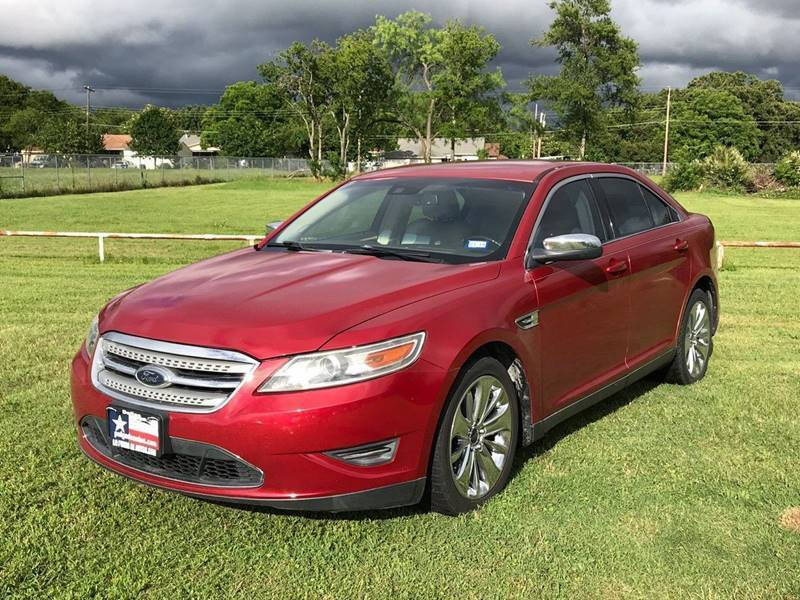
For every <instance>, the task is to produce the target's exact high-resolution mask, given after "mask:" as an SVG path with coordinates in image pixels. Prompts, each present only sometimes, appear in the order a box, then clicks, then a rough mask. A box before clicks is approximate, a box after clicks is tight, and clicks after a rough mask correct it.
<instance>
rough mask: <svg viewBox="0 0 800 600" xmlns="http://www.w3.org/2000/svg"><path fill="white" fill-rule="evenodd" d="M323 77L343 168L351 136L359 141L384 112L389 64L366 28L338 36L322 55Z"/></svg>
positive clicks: (389, 93)
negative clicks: (328, 84) (327, 87)
mask: <svg viewBox="0 0 800 600" xmlns="http://www.w3.org/2000/svg"><path fill="white" fill-rule="evenodd" d="M323 68H324V69H326V73H325V76H324V79H325V80H326V81H329V82H330V85H331V87H330V90H329V92H330V95H329V97H328V99H327V101H326V105H327V109H328V114H329V115H330V117H331V120H332V122H333V124H334V127H335V128H336V132H337V134H338V137H339V155H338V163H339V166H340V168H341V169H344V168H346V165H347V160H348V157H349V155H350V144H351V137H352V135H353V134H355V136H356V138H357V140H358V148H357V150H356V154H357V157H358V158H359V159H360V158H361V154H362V152H363V150H362V147H361V141H362V139H363V137H364V136H365V135H369V133H370V130H371V129H372V128H373V126H374V124H375V123H376V121H378V120H380V118H381V116H382V115H385V114H386V112H387V110H388V107H389V103H390V100H391V98H392V92H393V88H394V85H393V74H392V70H391V65H390V64H389V61H388V60H387V57H386V55H385V53H383V52H382V51H381V50H380V49H379V48H378V47H377V46H376V45H375V44H374V43H373V39H372V36H371V35H370V34H369V33H368V32H366V31H362V30H359V31H356V32H354V33H351V34H349V35H346V36H344V37H342V38H340V39H339V40H338V41H337V43H336V47H335V48H333V49H332V51H330V52H328V53H326V54H325V60H324V63H323Z"/></svg>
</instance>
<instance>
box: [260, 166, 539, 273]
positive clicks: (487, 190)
mask: <svg viewBox="0 0 800 600" xmlns="http://www.w3.org/2000/svg"><path fill="white" fill-rule="evenodd" d="M533 188H534V185H533V184H531V183H520V182H513V181H495V180H485V179H443V178H407V177H387V178H381V179H373V180H356V181H352V182H350V183H347V184H345V185H343V186H342V187H340V188H339V189H337V190H335V191H333V192H332V193H331V194H329V195H328V196H326V197H325V198H323V199H322V200H320V201H319V202H317V203H316V204H315V205H314V206H312V207H311V208H309V209H308V210H307V211H306V212H304V213H303V214H302V215H300V216H299V217H298V218H297V219H295V220H294V221H292V222H291V223H289V224H288V225H287V226H286V228H285V229H284V230H283V231H281V232H280V234H279V235H278V236H277V237H276V238H274V239H273V240H271V241H270V245H279V246H280V245H282V246H286V247H292V248H293V249H304V250H333V251H342V252H348V251H356V252H362V253H363V252H373V253H375V254H376V255H379V256H381V257H387V258H398V257H400V258H402V255H407V256H409V257H412V256H416V257H417V258H419V257H421V256H430V257H433V258H434V259H437V260H439V261H441V262H448V263H466V262H483V261H488V260H499V259H501V258H503V257H504V256H505V255H506V252H507V251H508V247H509V245H510V244H511V240H512V238H513V237H514V232H515V230H516V228H517V224H518V223H519V220H520V218H521V216H522V213H523V211H524V210H525V206H526V205H527V202H528V199H529V198H530V195H531V192H532V191H533ZM388 250H390V251H391V252H387V251H388Z"/></svg>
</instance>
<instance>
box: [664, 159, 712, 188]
mask: <svg viewBox="0 0 800 600" xmlns="http://www.w3.org/2000/svg"><path fill="white" fill-rule="evenodd" d="M703 178H704V171H703V164H702V163H701V162H700V161H699V160H693V161H685V162H679V163H678V164H677V165H675V166H674V167H672V168H671V169H670V170H669V171H668V172H667V176H666V177H665V178H664V181H663V185H664V188H665V189H666V190H667V191H669V192H678V191H693V190H696V189H698V188H700V186H701V185H703Z"/></svg>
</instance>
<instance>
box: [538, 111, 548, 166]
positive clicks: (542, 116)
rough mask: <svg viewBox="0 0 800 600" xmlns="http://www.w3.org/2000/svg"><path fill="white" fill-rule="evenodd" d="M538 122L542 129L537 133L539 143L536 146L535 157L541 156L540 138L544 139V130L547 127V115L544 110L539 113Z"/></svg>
mask: <svg viewBox="0 0 800 600" xmlns="http://www.w3.org/2000/svg"><path fill="white" fill-rule="evenodd" d="M539 123H541V124H542V130H541V132H540V133H539V144H538V146H537V148H536V158H542V140H543V139H544V130H545V128H546V127H547V115H545V113H544V111H542V112H541V113H539Z"/></svg>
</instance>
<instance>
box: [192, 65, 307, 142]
mask: <svg viewBox="0 0 800 600" xmlns="http://www.w3.org/2000/svg"><path fill="white" fill-rule="evenodd" d="M202 129H203V133H202V135H201V140H202V142H203V145H205V146H216V147H218V148H220V150H221V151H222V152H223V153H224V154H227V155H229V156H285V155H287V154H297V153H299V152H300V151H301V149H302V145H303V131H302V125H301V124H299V123H298V122H297V121H296V119H295V118H294V117H293V115H292V112H291V111H290V110H289V109H288V107H287V106H286V97H285V94H283V92H282V91H281V90H279V89H278V87H277V86H276V85H275V84H273V83H267V84H264V83H258V82H255V81H240V82H237V83H234V84H232V85H229V86H228V87H227V88H226V89H225V93H224V94H223V95H222V97H221V98H220V101H219V103H218V104H216V105H215V106H212V107H210V108H209V109H208V110H207V111H206V113H205V116H204V118H203V123H202Z"/></svg>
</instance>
